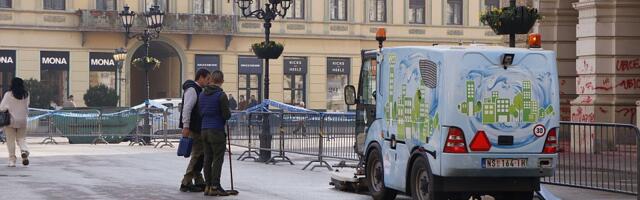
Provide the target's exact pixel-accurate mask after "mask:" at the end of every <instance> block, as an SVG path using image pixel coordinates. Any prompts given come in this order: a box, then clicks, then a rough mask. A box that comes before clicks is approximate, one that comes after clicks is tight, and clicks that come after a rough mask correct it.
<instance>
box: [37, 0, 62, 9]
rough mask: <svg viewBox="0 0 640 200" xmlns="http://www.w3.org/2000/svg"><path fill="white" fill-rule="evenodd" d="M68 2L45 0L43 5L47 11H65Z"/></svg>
mask: <svg viewBox="0 0 640 200" xmlns="http://www.w3.org/2000/svg"><path fill="white" fill-rule="evenodd" d="M65 1H66V0H43V2H42V5H43V8H44V9H45V10H65V9H66V5H65Z"/></svg>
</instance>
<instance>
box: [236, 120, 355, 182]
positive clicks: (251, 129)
mask: <svg viewBox="0 0 640 200" xmlns="http://www.w3.org/2000/svg"><path fill="white" fill-rule="evenodd" d="M265 126H268V128H266V127H265ZM264 130H268V131H267V132H265V131H264ZM229 131H230V132H231V133H232V134H230V137H231V138H230V139H231V143H232V144H233V145H235V146H240V147H245V148H247V150H246V151H245V152H243V153H242V154H241V155H240V157H238V160H246V159H253V160H257V159H258V158H257V157H255V156H254V155H259V153H258V152H257V150H266V151H275V152H276V153H277V155H276V156H274V157H272V158H271V159H270V160H268V161H267V163H273V164H275V163H278V162H287V163H291V164H293V163H292V162H291V161H290V160H289V158H288V157H287V156H286V155H285V153H295V154H301V155H309V156H317V158H316V159H315V160H313V161H310V162H309V163H308V164H307V165H306V166H305V167H304V168H303V170H304V169H306V168H307V167H309V166H311V165H312V164H313V163H318V164H317V165H314V166H312V168H311V169H312V170H313V169H314V168H316V167H325V168H327V169H329V170H331V169H332V168H331V166H330V165H329V164H328V163H327V162H326V161H324V160H323V159H324V158H335V159H342V160H352V161H357V160H358V156H357V154H356V153H355V151H354V145H355V116H354V115H353V114H341V113H335V114H333V113H329V114H328V113H279V112H254V113H234V114H233V115H232V118H231V119H230V120H229Z"/></svg>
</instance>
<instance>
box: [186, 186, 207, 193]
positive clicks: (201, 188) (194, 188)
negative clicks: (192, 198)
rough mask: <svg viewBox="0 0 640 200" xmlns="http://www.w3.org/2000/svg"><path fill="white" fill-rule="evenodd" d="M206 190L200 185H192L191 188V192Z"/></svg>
mask: <svg viewBox="0 0 640 200" xmlns="http://www.w3.org/2000/svg"><path fill="white" fill-rule="evenodd" d="M203 191H204V188H203V187H200V186H198V185H192V186H190V187H189V192H203Z"/></svg>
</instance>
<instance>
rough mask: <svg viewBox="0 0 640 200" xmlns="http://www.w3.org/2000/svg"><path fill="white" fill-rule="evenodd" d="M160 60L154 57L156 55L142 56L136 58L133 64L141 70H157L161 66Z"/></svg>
mask: <svg viewBox="0 0 640 200" xmlns="http://www.w3.org/2000/svg"><path fill="white" fill-rule="evenodd" d="M160 63H161V62H160V60H158V59H156V58H154V57H150V56H147V57H142V58H136V59H134V60H133V61H132V62H131V65H133V67H135V68H138V69H140V70H144V71H151V70H155V69H158V68H160Z"/></svg>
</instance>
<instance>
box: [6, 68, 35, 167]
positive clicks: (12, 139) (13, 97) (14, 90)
mask: <svg viewBox="0 0 640 200" xmlns="http://www.w3.org/2000/svg"><path fill="white" fill-rule="evenodd" d="M7 110H8V111H9V115H10V116H11V123H10V124H9V125H8V126H5V127H4V133H5V135H6V138H7V148H8V149H9V167H15V166H16V152H15V151H16V143H18V146H19V147H20V151H21V157H22V164H23V165H25V166H26V165H29V148H28V147H27V141H26V140H25V136H26V132H27V114H28V113H29V92H27V90H26V89H25V87H24V81H23V80H22V79H21V78H13V80H11V87H10V90H9V91H8V92H6V93H4V96H3V98H2V102H0V111H2V112H4V111H7Z"/></svg>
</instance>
